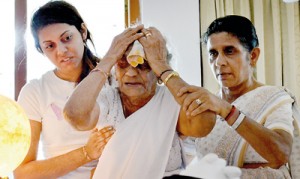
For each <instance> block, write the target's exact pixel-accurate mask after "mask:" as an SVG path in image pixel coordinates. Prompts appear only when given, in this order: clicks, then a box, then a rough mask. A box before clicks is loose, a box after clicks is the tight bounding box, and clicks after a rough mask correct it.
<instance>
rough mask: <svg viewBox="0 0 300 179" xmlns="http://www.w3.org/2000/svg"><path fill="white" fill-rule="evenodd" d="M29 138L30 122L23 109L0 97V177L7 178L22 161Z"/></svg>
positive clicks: (12, 101) (26, 150) (13, 102)
mask: <svg viewBox="0 0 300 179" xmlns="http://www.w3.org/2000/svg"><path fill="white" fill-rule="evenodd" d="M30 137H31V131H30V122H29V119H28V117H27V116H26V114H25V112H24V111H23V109H22V108H21V107H20V106H19V105H18V104H17V103H16V102H15V101H14V100H11V99H9V98H7V97H5V96H2V95H0V177H6V176H8V175H9V174H10V173H11V172H12V171H13V170H14V169H15V168H17V167H18V166H19V165H20V163H21V162H22V161H23V160H24V158H25V156H26V154H27V152H28V149H29V146H30Z"/></svg>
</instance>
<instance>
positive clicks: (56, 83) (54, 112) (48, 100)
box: [18, 71, 97, 179]
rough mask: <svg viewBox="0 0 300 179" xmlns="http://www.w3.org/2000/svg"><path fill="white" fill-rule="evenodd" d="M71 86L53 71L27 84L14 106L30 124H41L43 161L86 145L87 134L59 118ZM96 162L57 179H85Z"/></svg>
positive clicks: (71, 84)
mask: <svg viewBox="0 0 300 179" xmlns="http://www.w3.org/2000/svg"><path fill="white" fill-rule="evenodd" d="M74 88H75V83H73V82H68V81H64V80H62V79H60V78H58V77H57V76H56V75H55V74H54V72H53V71H49V72H47V73H45V74H44V75H43V76H42V77H41V78H40V79H35V80H32V81H30V82H29V83H27V84H26V85H25V86H24V87H23V88H22V90H21V92H20V95H19V98H18V103H19V104H20V105H21V106H22V107H23V109H24V110H25V112H26V114H27V115H28V117H29V119H30V120H34V121H37V122H41V123H42V132H41V141H42V143H41V144H42V148H43V152H44V155H45V158H51V157H55V156H58V155H61V154H64V153H67V152H69V151H72V150H75V149H77V148H79V147H81V146H83V145H85V144H86V142H87V140H88V137H89V135H90V131H77V130H76V129H74V128H73V127H72V126H71V125H70V124H69V123H68V122H67V121H66V120H64V118H63V114H62V109H63V106H64V105H65V103H66V100H67V98H68V97H69V95H70V94H71V93H72V91H73V90H74ZM96 163H97V161H94V162H91V163H89V164H86V165H84V166H82V167H79V168H78V169H76V170H74V171H72V172H70V173H69V174H67V175H65V176H62V177H60V179H87V178H89V176H90V171H91V169H92V168H94V167H95V166H96Z"/></svg>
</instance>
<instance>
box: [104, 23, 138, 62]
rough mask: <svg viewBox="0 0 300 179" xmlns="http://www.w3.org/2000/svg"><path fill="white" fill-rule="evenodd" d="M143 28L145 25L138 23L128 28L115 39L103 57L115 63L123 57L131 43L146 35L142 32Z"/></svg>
mask: <svg viewBox="0 0 300 179" xmlns="http://www.w3.org/2000/svg"><path fill="white" fill-rule="evenodd" d="M143 28H144V25H138V26H136V27H134V28H127V29H126V30H124V31H123V32H122V33H120V34H119V35H117V36H116V37H115V38H114V39H113V41H112V43H111V45H110V48H109V50H108V52H107V53H106V54H105V56H104V58H103V59H108V60H111V61H112V64H115V63H116V61H117V60H118V59H121V58H122V56H123V54H124V53H125V52H126V50H127V48H128V46H129V45H130V44H132V43H133V42H134V41H135V40H137V39H139V38H141V37H142V36H144V34H143V33H141V30H142V29H143Z"/></svg>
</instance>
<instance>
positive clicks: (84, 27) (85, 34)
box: [80, 23, 87, 42]
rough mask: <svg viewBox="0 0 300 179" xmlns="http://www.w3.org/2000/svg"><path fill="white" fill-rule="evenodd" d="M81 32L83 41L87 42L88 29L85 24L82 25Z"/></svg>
mask: <svg viewBox="0 0 300 179" xmlns="http://www.w3.org/2000/svg"><path fill="white" fill-rule="evenodd" d="M80 32H81V36H82V40H83V41H84V42H85V41H86V38H87V27H86V25H85V23H82V24H81V30H80Z"/></svg>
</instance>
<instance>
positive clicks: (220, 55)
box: [216, 54, 227, 66]
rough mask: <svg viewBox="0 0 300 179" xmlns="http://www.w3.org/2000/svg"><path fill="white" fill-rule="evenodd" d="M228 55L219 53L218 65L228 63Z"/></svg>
mask: <svg viewBox="0 0 300 179" xmlns="http://www.w3.org/2000/svg"><path fill="white" fill-rule="evenodd" d="M226 62H227V61H226V57H225V56H224V55H222V54H219V55H218V57H217V58H216V66H222V65H225V64H226Z"/></svg>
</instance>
